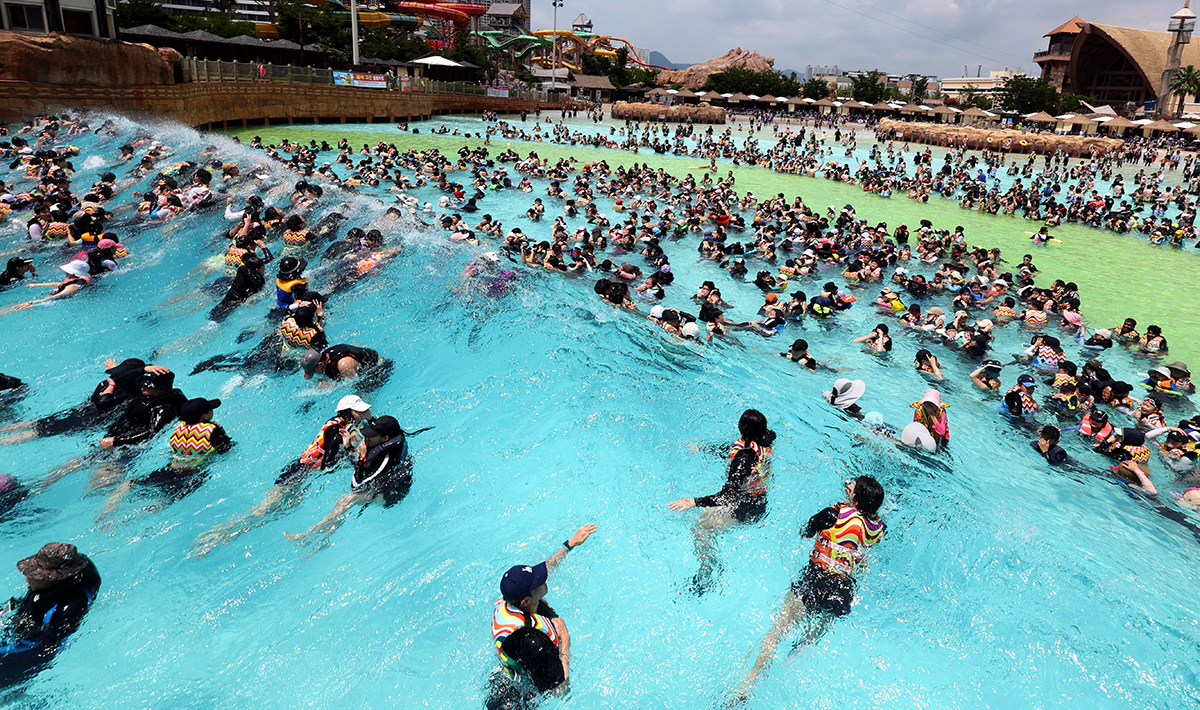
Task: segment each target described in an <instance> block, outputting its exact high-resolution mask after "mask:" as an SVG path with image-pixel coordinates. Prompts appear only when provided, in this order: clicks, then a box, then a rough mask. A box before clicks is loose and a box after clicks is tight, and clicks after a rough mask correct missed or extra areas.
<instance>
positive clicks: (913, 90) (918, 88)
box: [908, 76, 929, 104]
mask: <svg viewBox="0 0 1200 710" xmlns="http://www.w3.org/2000/svg"><path fill="white" fill-rule="evenodd" d="M927 93H929V77H927V76H914V77H913V78H912V86H911V87H909V89H908V100H909V101H911V102H913V103H914V104H919V103H921V101H922V99H924V98H925V94H927Z"/></svg>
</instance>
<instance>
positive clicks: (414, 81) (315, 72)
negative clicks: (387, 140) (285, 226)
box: [181, 57, 549, 101]
mask: <svg viewBox="0 0 1200 710" xmlns="http://www.w3.org/2000/svg"><path fill="white" fill-rule="evenodd" d="M181 64H182V69H183V81H184V82H187V83H208V82H243V83H271V84H318V85H325V86H337V84H335V83H334V72H333V70H332V69H326V68H323V67H300V66H295V65H292V64H270V63H266V64H259V63H255V62H227V61H222V60H219V59H198V58H196V57H184V58H183V60H182V62H181ZM383 76H385V77H386V78H387V79H386V81H387V89H388V90H391V91H417V92H425V93H434V94H461V95H466V96H493V97H498V98H510V99H522V100H528V101H548V100H549V99H548V97H547V94H546V92H545V91H540V90H537V89H527V88H524V87H508V88H507V92H506V93H507V94H508V95H507V96H506V97H505V96H497V94H499V93H504V92H498V91H496V88H495V87H488V86H482V85H479V84H471V83H467V82H456V81H432V80H430V79H426V78H424V77H410V76H394V75H391V74H384V75H383ZM381 90H382V88H381Z"/></svg>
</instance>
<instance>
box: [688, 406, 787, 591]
mask: <svg viewBox="0 0 1200 710" xmlns="http://www.w3.org/2000/svg"><path fill="white" fill-rule="evenodd" d="M738 433H739V434H740V436H739V438H738V439H737V440H736V441H734V442H733V446H732V447H730V450H729V457H728V460H729V466H728V469H727V471H726V476H725V485H724V486H722V487H721V490H719V491H717V492H716V493H713V494H711V495H707V496H701V497H699V498H680V499H679V500H676V501H673V502H671V503H670V504H669V505H668V506H667V508H668V509H669V510H673V511H683V510H688V509H690V508H708V509H709V510H706V511H705V512H704V514H703V515H702V516H700V518H699V519H698V520H697V521H696V524H695V525H694V527H693V533H694V536H695V540H696V555H697V557H699V558H700V571H699V572H697V573H696V577H695V578H694V580H693V591H695V592H696V593H697V594H703V593H704V591H705V590H706V589H707V587H708V585H709V584H710V582H711V581H712V576H713V573H714V571H715V570H716V560H715V559H714V558H713V555H712V552H711V540H710V538H711V536H712V535H713V534H715V533H719V532H721V531H723V530H725V529H726V528H728V527H730V526H732V525H735V524H739V523H746V524H748V523H756V522H758V521H759V520H762V518H763V516H764V515H766V512H767V479H768V477H769V476H770V472H771V462H770V459H771V446H772V445H773V444H774V442H775V432H774V431H772V430H771V429H769V428H768V427H767V418H766V417H765V416H763V414H762V412H760V411H758V410H757V409H747V410H746V411H745V412H743V413H742V416H741V419H739V420H738Z"/></svg>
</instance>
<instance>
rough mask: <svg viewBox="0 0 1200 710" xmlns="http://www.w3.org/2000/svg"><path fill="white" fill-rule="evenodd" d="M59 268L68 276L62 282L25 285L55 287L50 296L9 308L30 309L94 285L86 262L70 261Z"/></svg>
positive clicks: (29, 286) (30, 286)
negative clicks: (35, 305)
mask: <svg viewBox="0 0 1200 710" xmlns="http://www.w3.org/2000/svg"><path fill="white" fill-rule="evenodd" d="M58 268H60V269H62V271H63V272H64V273H66V275H67V276H66V278H64V279H63V280H62V281H47V282H45V283H36V284H25V288H50V287H53V288H54V291H53V292H52V293H51V294H50V295H49V296H44V297H42V298H38V299H34V300H32V301H26V302H25V303H18V304H16V305H15V306H9V308H11V309H12V310H14V311H19V310H23V309H26V308H29V307H30V306H32V305H34V304H37V303H45V302H46V301H52V300H54V299H56V298H63V297H64V296H70V295H71V294H73V293H75V292H76V291H78V290H79V289H81V288H84V287H85V286H89V285H91V283H92V277H91V275H90V274H89V273H88V265H87V262H86V261H79V260H77V261H70V262H67V263H66V264H63V265H62V266H60V267H58Z"/></svg>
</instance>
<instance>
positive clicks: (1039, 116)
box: [1025, 111, 1058, 123]
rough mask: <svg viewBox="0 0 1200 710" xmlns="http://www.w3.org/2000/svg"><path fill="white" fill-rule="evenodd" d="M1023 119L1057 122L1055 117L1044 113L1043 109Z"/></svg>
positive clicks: (1035, 121)
mask: <svg viewBox="0 0 1200 710" xmlns="http://www.w3.org/2000/svg"><path fill="white" fill-rule="evenodd" d="M1025 120H1026V121H1032V122H1033V123H1057V122H1058V119H1057V118H1055V117H1053V116H1051V115H1050V114H1048V113H1046V112H1045V111H1038V112H1037V113H1035V114H1033V115H1030V116H1026V117H1025Z"/></svg>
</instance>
